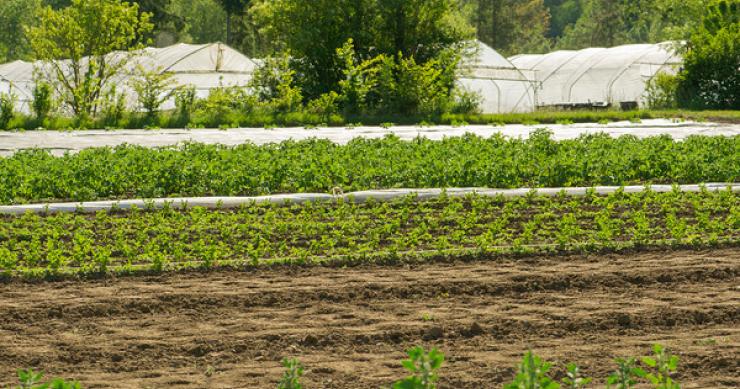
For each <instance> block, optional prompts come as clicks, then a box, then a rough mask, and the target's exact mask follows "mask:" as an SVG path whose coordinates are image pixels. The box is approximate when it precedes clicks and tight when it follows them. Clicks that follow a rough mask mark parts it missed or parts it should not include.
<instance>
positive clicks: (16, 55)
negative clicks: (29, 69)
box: [0, 0, 41, 63]
mask: <svg viewBox="0 0 740 389" xmlns="http://www.w3.org/2000/svg"><path fill="white" fill-rule="evenodd" d="M40 9H41V1H40V0H2V1H0V63H2V62H7V61H13V60H16V59H29V56H30V55H31V47H30V46H29V44H28V39H27V38H26V33H25V27H27V26H31V25H33V24H34V23H35V21H36V12H38V10H40Z"/></svg>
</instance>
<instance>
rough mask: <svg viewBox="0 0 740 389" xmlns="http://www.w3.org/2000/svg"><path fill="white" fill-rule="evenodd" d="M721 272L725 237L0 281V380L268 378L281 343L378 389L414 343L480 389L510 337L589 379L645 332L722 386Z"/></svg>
mask: <svg viewBox="0 0 740 389" xmlns="http://www.w3.org/2000/svg"><path fill="white" fill-rule="evenodd" d="M739 273H740V249H738V248H729V249H721V250H713V251H699V252H692V251H677V252H651V253H641V254H629V255H601V256H571V257H533V258H525V259H521V258H520V259H511V260H501V259H498V260H490V261H479V262H470V263H445V264H425V265H418V266H413V267H409V266H404V267H400V266H399V267H379V266H378V267H372V266H367V267H357V268H345V269H330V268H306V269H286V268H282V269H272V270H262V271H258V272H254V271H253V272H241V273H240V272H214V273H207V274H204V273H190V274H174V275H173V274H170V275H164V276H157V277H133V278H121V279H108V280H99V281H77V282H73V281H65V282H48V283H35V284H30V283H9V284H2V285H0V386H5V385H8V384H11V383H12V381H13V377H14V371H15V369H16V368H19V367H33V368H36V369H42V370H44V371H46V372H48V375H53V376H64V377H74V378H76V379H78V380H80V381H82V383H83V384H84V386H85V387H89V388H99V387H115V388H172V387H193V388H270V387H275V384H276V383H277V381H278V379H279V377H280V375H281V373H282V368H281V366H280V360H281V359H282V358H283V357H291V356H296V357H298V358H299V359H300V360H301V361H302V362H303V363H304V365H305V366H306V374H305V379H304V382H305V387H307V388H378V387H380V386H383V385H387V384H389V383H390V382H392V381H393V380H394V379H396V378H399V377H401V376H403V375H404V372H403V371H402V369H401V368H400V364H399V361H400V360H401V359H402V358H403V356H404V354H403V351H404V350H405V349H407V348H409V347H411V346H413V345H424V346H425V347H431V346H437V347H438V348H440V349H441V350H442V351H444V352H445V354H446V356H447V360H446V362H445V365H444V367H443V369H442V371H441V375H442V376H443V377H444V378H443V380H442V387H444V388H489V387H500V385H501V384H502V383H503V382H504V381H505V380H509V379H511V378H512V376H513V374H514V366H515V365H516V364H517V362H518V361H519V359H520V357H521V355H522V354H523V353H524V352H525V351H526V350H527V349H528V348H531V349H533V350H534V351H535V352H537V353H538V354H540V355H542V356H544V357H545V358H546V359H548V360H550V361H552V362H554V363H556V364H558V365H564V364H565V363H566V362H569V361H575V362H578V363H579V364H580V365H582V366H583V369H584V371H585V373H586V374H588V375H593V376H596V377H605V376H606V375H607V374H608V373H609V371H610V370H611V369H612V368H613V364H612V360H613V359H614V358H616V357H619V356H628V355H644V354H647V353H648V352H649V351H650V345H651V344H652V343H654V342H659V343H662V344H665V345H666V346H668V347H669V348H670V349H671V350H674V351H676V352H678V353H679V355H680V358H681V364H680V374H679V375H678V378H679V379H680V380H681V381H682V382H683V383H684V384H685V385H684V386H685V387H702V388H708V387H713V388H714V387H740V370H739V369H738V367H739V364H740V362H739V358H738V357H739V356H740V326H739V325H738V324H740V283H739V282H738V274H739ZM556 374H562V369H561V368H558V369H556ZM598 386H599V387H600V386H602V385H598Z"/></svg>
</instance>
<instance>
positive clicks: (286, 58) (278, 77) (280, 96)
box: [250, 52, 303, 113]
mask: <svg viewBox="0 0 740 389" xmlns="http://www.w3.org/2000/svg"><path fill="white" fill-rule="evenodd" d="M250 87H251V88H252V89H253V90H254V91H255V93H256V95H257V99H258V101H259V102H261V103H263V104H265V106H266V107H267V108H268V109H269V110H271V111H274V112H279V113H288V112H295V111H299V110H300V109H301V108H302V107H301V105H302V102H303V93H302V91H301V88H300V87H298V86H296V84H295V70H293V69H291V67H290V54H289V53H287V52H286V53H282V54H281V55H280V56H277V57H272V56H271V57H267V58H266V59H265V62H264V63H263V64H262V66H260V67H258V68H257V70H256V71H255V72H254V76H253V78H252V80H251V82H250Z"/></svg>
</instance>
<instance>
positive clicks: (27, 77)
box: [0, 43, 257, 113]
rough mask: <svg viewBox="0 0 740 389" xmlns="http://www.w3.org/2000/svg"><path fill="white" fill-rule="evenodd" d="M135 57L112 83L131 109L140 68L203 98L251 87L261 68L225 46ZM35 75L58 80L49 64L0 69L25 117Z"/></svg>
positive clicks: (119, 56)
mask: <svg viewBox="0 0 740 389" xmlns="http://www.w3.org/2000/svg"><path fill="white" fill-rule="evenodd" d="M135 54H136V55H135V56H134V57H133V58H132V59H131V61H130V63H128V64H127V66H126V67H125V68H124V69H123V70H122V71H121V73H119V74H118V75H117V76H116V77H115V78H114V79H112V80H111V81H110V83H111V85H116V87H117V91H118V92H119V93H123V94H124V95H125V96H126V101H127V106H128V107H129V108H130V109H137V108H139V107H137V106H136V105H137V103H136V101H137V99H136V96H135V94H134V92H133V90H132V88H131V86H130V81H131V80H132V79H133V78H134V77H135V74H136V73H137V68H138V67H139V66H141V67H142V68H143V69H144V70H146V71H151V72H162V73H169V74H171V75H172V79H171V86H172V88H171V89H174V88H176V87H178V86H193V87H195V89H196V93H197V95H198V96H199V97H201V98H202V97H206V96H208V94H209V93H210V91H211V90H212V89H214V88H217V87H219V86H245V85H247V83H248V82H249V80H251V78H252V73H254V70H255V68H256V66H257V65H256V63H255V62H254V61H252V60H251V59H249V58H247V57H246V56H244V55H243V54H241V53H239V52H238V51H236V50H234V49H232V48H231V47H229V46H226V45H224V44H222V43H211V44H203V45H189V44H184V43H179V44H176V45H173V46H169V47H164V48H146V49H143V50H141V51H139V52H136V53H135ZM130 55H132V53H123V52H113V53H111V54H108V55H107V56H106V60H107V61H108V62H109V63H116V61H121V60H123V59H124V58H127V57H128V56H130ZM85 63H86V60H85V59H83V61H82V66H83V69H84V67H85ZM59 64H60V68H61V69H62V70H63V71H65V72H67V73H69V74H71V69H70V68H69V61H60V62H59ZM35 71H36V72H38V73H40V74H45V75H46V77H47V78H51V79H55V76H54V72H55V70H54V69H53V68H52V67H51V66H50V65H49V64H48V63H44V62H40V61H37V62H34V63H32V62H23V61H15V62H11V63H7V64H3V65H0V93H3V92H8V91H10V92H13V93H14V94H15V95H16V97H17V99H18V107H17V109H18V110H19V111H21V112H24V113H29V112H30V102H31V100H32V96H33V88H34V85H35V81H34V72H35ZM162 108H163V109H171V108H174V102H173V101H172V99H170V100H168V101H166V102H165V103H164V104H163V106H162Z"/></svg>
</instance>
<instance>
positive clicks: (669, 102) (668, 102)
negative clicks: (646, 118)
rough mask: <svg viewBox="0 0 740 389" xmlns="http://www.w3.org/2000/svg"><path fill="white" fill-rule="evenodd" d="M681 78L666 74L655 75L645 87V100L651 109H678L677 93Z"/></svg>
mask: <svg viewBox="0 0 740 389" xmlns="http://www.w3.org/2000/svg"><path fill="white" fill-rule="evenodd" d="M680 80H681V79H680V77H679V76H676V75H672V74H668V73H664V72H660V73H658V74H656V75H655V77H653V78H652V79H650V81H648V83H647V84H646V86H645V99H646V102H647V106H648V107H650V108H651V109H672V108H677V107H678V101H677V99H676V98H677V93H678V86H679V83H680Z"/></svg>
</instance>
